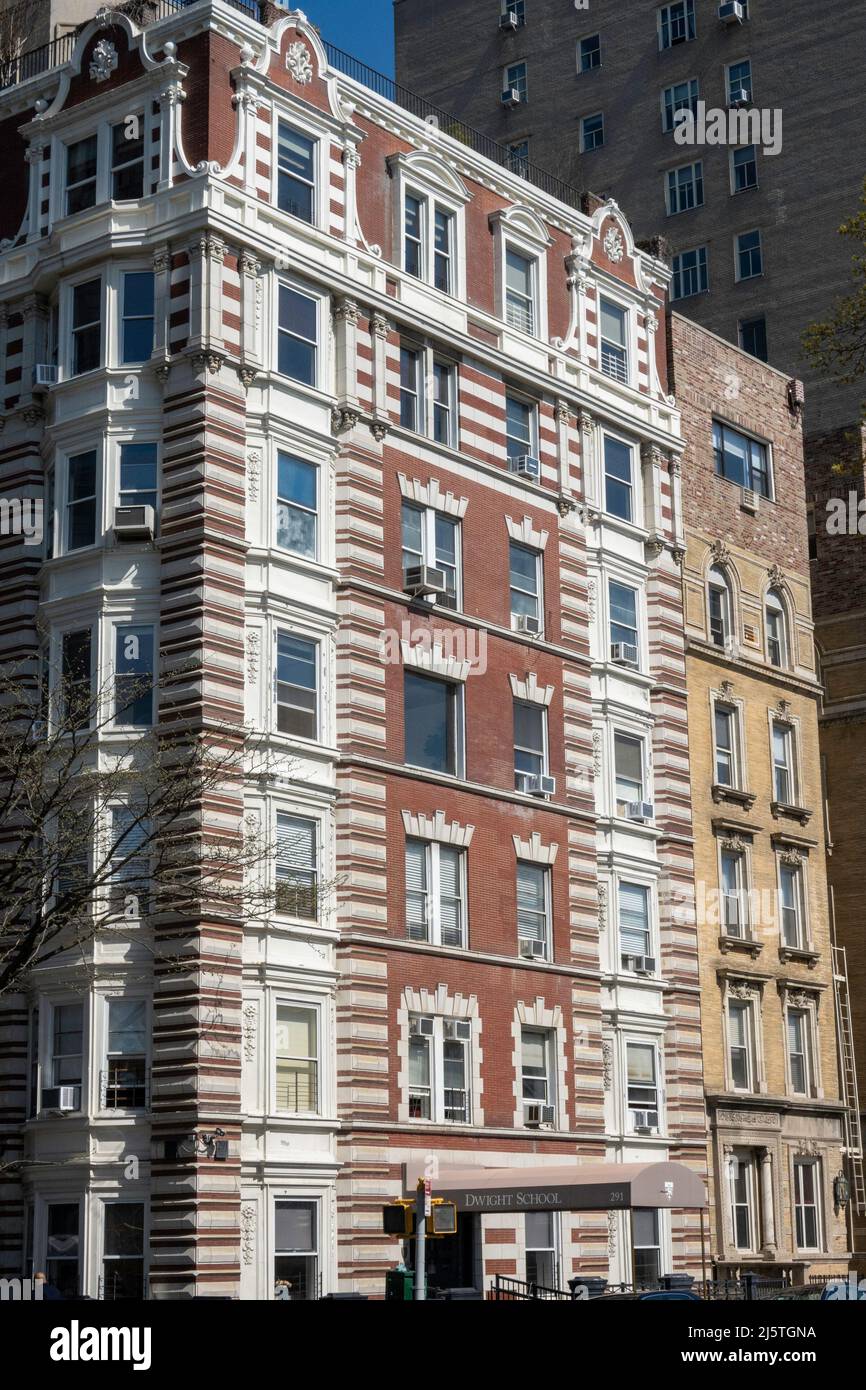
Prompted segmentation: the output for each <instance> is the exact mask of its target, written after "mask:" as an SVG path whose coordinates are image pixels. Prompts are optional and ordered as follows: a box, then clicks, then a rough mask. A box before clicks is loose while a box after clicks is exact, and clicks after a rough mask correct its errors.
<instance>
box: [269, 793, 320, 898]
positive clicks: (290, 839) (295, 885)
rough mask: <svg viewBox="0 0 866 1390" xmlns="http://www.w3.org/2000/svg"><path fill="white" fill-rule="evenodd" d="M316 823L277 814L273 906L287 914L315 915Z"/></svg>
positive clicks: (316, 880)
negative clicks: (274, 896)
mask: <svg viewBox="0 0 866 1390" xmlns="http://www.w3.org/2000/svg"><path fill="white" fill-rule="evenodd" d="M317 861H318V855H317V835H316V822H315V821H312V820H302V819H301V818H300V817H299V816H290V815H287V814H285V813H284V812H282V811H280V812H278V813H277V843H276V909H277V911H278V912H285V913H286V914H287V915H288V916H289V917H304V918H306V919H308V920H311V921H314V920H315V919H316V918H317V917H318V905H319V904H318V898H319V883H318V864H317Z"/></svg>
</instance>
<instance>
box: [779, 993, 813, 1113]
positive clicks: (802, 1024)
mask: <svg viewBox="0 0 866 1390" xmlns="http://www.w3.org/2000/svg"><path fill="white" fill-rule="evenodd" d="M785 1022H786V1025H787V1034H788V1072H789V1075H790V1078H791V1090H792V1091H793V1092H794V1094H795V1095H798V1096H809V1095H811V1094H812V1071H813V1064H812V1040H811V1037H810V1032H811V1016H810V1014H809V1010H808V1009H792V1008H789V1009H788V1010H787V1015H786V1020H785Z"/></svg>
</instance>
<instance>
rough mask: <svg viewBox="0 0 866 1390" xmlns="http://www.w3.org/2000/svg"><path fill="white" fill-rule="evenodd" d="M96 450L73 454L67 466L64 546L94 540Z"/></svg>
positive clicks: (78, 545) (74, 546) (72, 547)
mask: <svg viewBox="0 0 866 1390" xmlns="http://www.w3.org/2000/svg"><path fill="white" fill-rule="evenodd" d="M96 521H97V518H96V450H95V449H88V450H87V451H86V452H85V453H83V454H73V455H72V456H71V458H69V459H68V460H67V467H66V549H67V551H71V550H81V549H83V548H84V546H87V545H93V544H94V543H95V541H96Z"/></svg>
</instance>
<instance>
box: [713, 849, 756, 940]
mask: <svg viewBox="0 0 866 1390" xmlns="http://www.w3.org/2000/svg"><path fill="white" fill-rule="evenodd" d="M726 855H727V856H730V858H731V859H733V860H735V874H734V876H735V879H736V887H735V889H734V890H733V891H734V892H735V893H736V895H737V905H738V908H739V922H738V924H737V925H738V926H739V931H738V932H734V931H731V930H729V926H728V921H727V911H726V905H725V904H726V897H727V892H728V890H727V889H726V887H725V874H724V861H725V856H726ZM750 883H751V863H750V858H749V852H748V850H747V849H745V848H743V849H742V850H737V849H730V848H728V847H726V846H725V844H724V842H721V843H720V844H719V896H720V908H721V911H720V921H719V934H720V935H721V936H726V937H730V938H732V939H733V940H736V941H751V940H752V939H753V936H752V914H751V904H750V898H749V894H750V888H749V884H750Z"/></svg>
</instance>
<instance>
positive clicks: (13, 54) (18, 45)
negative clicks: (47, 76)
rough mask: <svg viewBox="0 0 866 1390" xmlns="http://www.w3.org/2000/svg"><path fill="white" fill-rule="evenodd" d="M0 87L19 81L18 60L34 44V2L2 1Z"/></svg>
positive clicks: (0, 15) (0, 20)
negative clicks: (29, 43)
mask: <svg viewBox="0 0 866 1390" xmlns="http://www.w3.org/2000/svg"><path fill="white" fill-rule="evenodd" d="M0 6H2V8H0V87H6V86H8V85H10V84H11V83H12V82H15V81H17V75H18V59H19V58H20V57H21V54H22V53H23V52H24V51H25V49H26V47H27V44H28V42H32V37H31V36H32V33H33V4H32V0H11V3H6V0H0Z"/></svg>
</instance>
